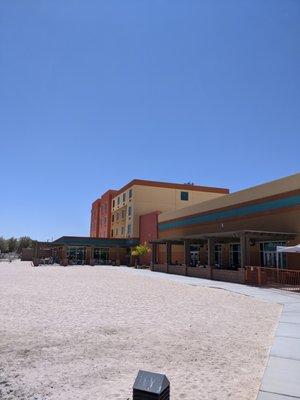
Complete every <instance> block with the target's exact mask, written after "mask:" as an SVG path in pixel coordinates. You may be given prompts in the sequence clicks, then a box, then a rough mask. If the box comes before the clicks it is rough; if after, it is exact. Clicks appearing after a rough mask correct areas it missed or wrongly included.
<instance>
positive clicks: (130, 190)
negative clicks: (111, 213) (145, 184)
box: [128, 189, 132, 199]
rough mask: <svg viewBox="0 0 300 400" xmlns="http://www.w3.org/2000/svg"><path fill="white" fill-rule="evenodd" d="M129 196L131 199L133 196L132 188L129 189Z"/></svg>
mask: <svg viewBox="0 0 300 400" xmlns="http://www.w3.org/2000/svg"><path fill="white" fill-rule="evenodd" d="M128 197H129V198H130V199H131V198H132V189H129V192H128Z"/></svg>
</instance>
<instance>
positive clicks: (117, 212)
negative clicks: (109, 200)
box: [117, 212, 119, 221]
mask: <svg viewBox="0 0 300 400" xmlns="http://www.w3.org/2000/svg"><path fill="white" fill-rule="evenodd" d="M117 221H119V213H118V212H117Z"/></svg>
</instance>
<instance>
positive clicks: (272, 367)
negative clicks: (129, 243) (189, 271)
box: [120, 267, 300, 400]
mask: <svg viewBox="0 0 300 400" xmlns="http://www.w3.org/2000/svg"><path fill="white" fill-rule="evenodd" d="M120 268H122V269H124V270H126V271H128V272H131V273H134V274H143V275H146V276H149V277H152V278H156V279H166V280H172V281H175V282H179V283H183V284H188V285H193V286H204V287H211V288H218V289H224V290H228V291H230V292H234V293H239V294H243V295H245V296H251V297H254V298H257V299H261V300H264V301H267V302H270V303H279V304H282V305H283V310H282V313H281V316H280V319H279V323H278V327H277V330H276V334H275V339H274V343H273V346H272V348H271V351H270V356H269V361H268V365H267V368H266V370H265V373H264V376H263V380H262V383H261V387H260V391H259V394H258V398H257V400H293V399H300V294H295V293H289V292H287V291H283V290H277V289H264V288H258V287H252V286H246V285H239V284H235V283H229V282H218V281H211V280H207V279H201V278H192V277H187V276H179V275H170V274H164V273H160V272H152V271H149V270H135V269H129V268H126V267H120Z"/></svg>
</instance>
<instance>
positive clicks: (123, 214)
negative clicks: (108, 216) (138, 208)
mask: <svg viewBox="0 0 300 400" xmlns="http://www.w3.org/2000/svg"><path fill="white" fill-rule="evenodd" d="M124 218H125V210H122V219H124Z"/></svg>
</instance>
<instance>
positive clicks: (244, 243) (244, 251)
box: [240, 235, 250, 268]
mask: <svg viewBox="0 0 300 400" xmlns="http://www.w3.org/2000/svg"><path fill="white" fill-rule="evenodd" d="M248 246H249V238H248V237H247V236H246V235H241V236H240V247H241V268H245V267H246V266H247V264H248V265H249V261H250V260H249V247H248Z"/></svg>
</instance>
